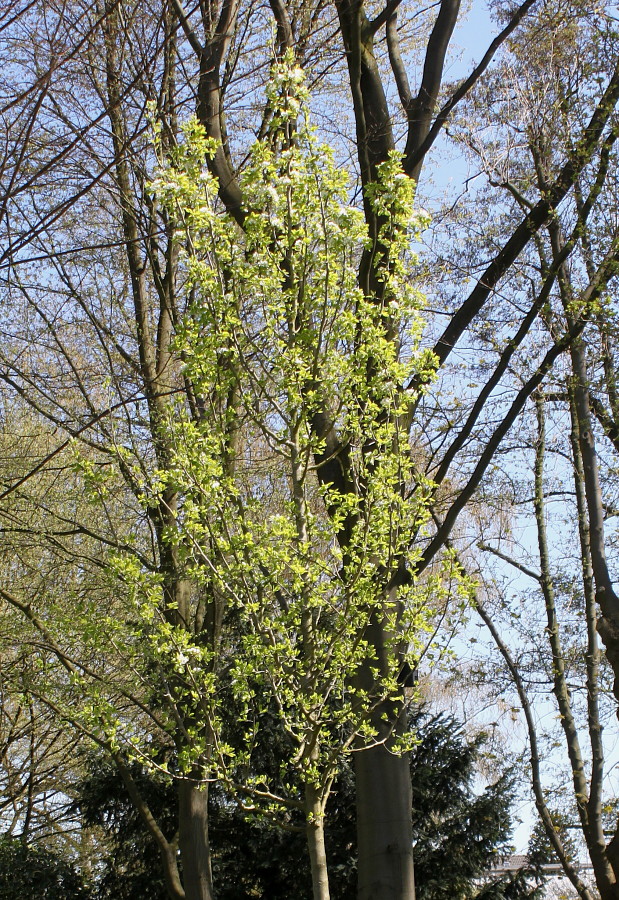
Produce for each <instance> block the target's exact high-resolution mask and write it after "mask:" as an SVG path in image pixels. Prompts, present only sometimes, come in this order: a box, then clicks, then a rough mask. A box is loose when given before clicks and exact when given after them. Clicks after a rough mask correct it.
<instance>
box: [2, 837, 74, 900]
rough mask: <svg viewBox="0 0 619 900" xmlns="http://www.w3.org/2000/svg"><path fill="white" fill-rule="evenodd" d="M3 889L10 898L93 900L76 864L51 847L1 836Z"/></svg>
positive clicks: (21, 899) (10, 899) (26, 899)
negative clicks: (31, 844)
mask: <svg viewBox="0 0 619 900" xmlns="http://www.w3.org/2000/svg"><path fill="white" fill-rule="evenodd" d="M0 890H1V891H2V896H3V897H6V898H7V900H38V898H40V900H90V897H91V894H90V891H89V890H88V888H87V887H86V886H84V883H83V881H82V878H81V877H80V874H79V873H78V872H77V871H76V869H75V867H74V866H73V865H72V864H71V863H69V862H67V860H66V859H65V858H64V857H63V856H61V855H59V854H57V853H54V852H53V851H51V850H45V849H44V848H43V847H30V846H28V844H26V843H25V842H24V841H21V840H19V839H18V838H12V837H8V836H6V835H3V836H2V837H1V838H0Z"/></svg>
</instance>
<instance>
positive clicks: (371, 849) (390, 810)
mask: <svg viewBox="0 0 619 900" xmlns="http://www.w3.org/2000/svg"><path fill="white" fill-rule="evenodd" d="M355 772H356V786H357V848H358V855H359V861H358V875H359V887H358V900H415V879H414V874H413V832H412V824H411V809H412V792H411V778H410V768H409V759H408V754H405V755H403V756H396V755H394V754H393V753H391V752H390V751H389V749H388V748H387V747H386V746H385V745H383V744H379V745H377V746H375V747H369V748H368V749H366V750H360V751H359V752H358V753H356V754H355Z"/></svg>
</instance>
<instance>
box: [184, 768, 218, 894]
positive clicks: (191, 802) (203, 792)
mask: <svg viewBox="0 0 619 900" xmlns="http://www.w3.org/2000/svg"><path fill="white" fill-rule="evenodd" d="M178 817H179V848H180V853H181V864H182V868H183V886H184V888H185V898H186V900H213V880H212V876H211V855H210V846H209V840H208V785H205V786H202V787H198V785H197V784H196V783H195V782H193V781H189V780H186V781H180V782H179V784H178Z"/></svg>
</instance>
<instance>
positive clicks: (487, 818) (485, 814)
mask: <svg viewBox="0 0 619 900" xmlns="http://www.w3.org/2000/svg"><path fill="white" fill-rule="evenodd" d="M410 724H411V728H413V729H414V730H415V731H416V732H417V735H418V738H419V743H418V744H417V746H416V747H415V750H414V751H413V753H412V755H411V780H412V784H413V798H414V799H413V823H414V842H415V865H416V879H417V897H418V900H454V898H457V900H524V898H535V897H537V896H539V885H540V883H541V882H540V880H539V877H538V876H539V870H535V871H534V870H533V868H532V867H528V868H527V869H526V870H522V871H521V872H519V873H517V874H513V875H503V876H501V877H499V876H493V874H492V872H493V869H494V867H495V865H496V864H497V863H499V862H500V860H501V859H502V858H503V857H504V856H506V855H509V852H510V846H509V839H510V835H511V818H510V807H511V805H512V802H513V799H514V778H513V775H512V773H511V772H510V771H507V772H505V773H504V774H503V775H502V776H501V777H500V778H499V779H498V780H497V781H495V782H494V783H493V784H491V785H489V786H488V787H487V788H486V789H485V790H484V791H483V792H482V793H481V794H476V793H475V790H474V786H475V774H476V771H477V764H478V762H479V758H480V754H481V753H482V747H483V743H484V736H483V735H479V736H477V737H476V738H473V739H471V738H469V737H467V736H466V734H465V732H464V730H463V728H462V726H461V725H460V724H459V723H458V722H457V721H456V720H455V719H454V718H452V717H451V716H447V715H445V714H439V715H432V714H430V713H429V712H428V711H427V710H425V709H421V710H417V711H416V712H415V713H414V715H412V716H411V723H410ZM261 734H262V744H261V746H260V747H258V748H257V752H256V758H255V762H256V766H257V767H260V770H261V771H263V772H264V771H267V772H268V773H270V774H271V775H274V774H277V773H278V772H279V770H280V765H281V760H282V759H283V758H285V755H283V754H282V752H281V750H282V748H281V746H280V745H281V741H282V736H281V735H279V734H277V732H276V731H275V730H274V727H273V723H272V721H268V720H267V721H265V723H264V728H263V729H262V730H261ZM134 777H136V778H139V780H140V785H141V789H142V792H143V794H144V796H145V797H147V800H148V803H149V805H150V806H151V808H152V809H153V811H154V812H155V813H156V814H157V815H158V819H159V821H164V822H165V823H166V826H167V829H168V835H169V838H170V839H171V838H172V836H173V833H174V829H175V827H176V826H175V822H174V819H173V815H172V812H171V811H172V810H173V808H174V807H173V790H172V788H171V787H170V785H169V784H168V783H165V782H162V781H161V780H159V779H155V778H152V777H151V776H147V775H145V774H144V773H143V772H140V771H139V770H138V767H137V766H136V767H134ZM209 802H210V807H211V809H210V828H209V830H210V837H211V842H212V847H213V870H214V872H213V874H214V881H215V884H216V886H217V896H218V898H219V900H249V898H256V897H263V898H265V900H266V898H268V900H289V898H290V896H291V891H292V890H294V895H295V896H297V897H299V898H303V897H310V896H311V875H310V869H309V863H308V861H307V852H306V846H305V837H304V829H303V822H302V820H301V819H300V818H299V816H297V817H296V818H295V815H294V813H290V814H289V815H287V816H286V817H285V818H284V820H283V822H282V824H283V825H284V827H279V828H278V827H274V826H273V825H272V824H269V823H268V822H266V821H264V820H262V819H257V818H254V819H252V818H248V817H247V816H246V815H245V814H244V813H243V811H242V810H241V808H240V807H239V805H238V804H237V803H235V802H234V801H233V800H231V799H230V797H228V796H226V795H225V794H224V793H223V792H222V791H221V790H220V789H218V788H217V787H214V788H212V789H211V791H210V796H209ZM79 806H80V809H81V811H82V814H83V816H84V819H85V821H86V822H87V823H89V824H91V825H98V826H99V827H101V828H102V829H103V830H104V832H105V834H106V835H107V839H108V840H109V852H107V853H106V854H105V860H104V865H103V874H102V877H101V880H100V884H99V893H98V897H99V898H101V900H112V898H114V900H116V898H118V900H166V898H167V894H166V890H165V886H164V883H163V880H162V879H161V878H159V877H157V874H156V873H158V872H159V869H160V867H159V866H158V851H157V848H156V847H155V845H154V843H153V842H152V840H151V839H150V837H149V836H148V835H147V834H146V833H145V832H144V829H143V826H142V824H141V821H140V819H139V817H138V815H137V813H136V812H135V810H134V808H133V806H132V805H131V804H130V803H129V799H128V797H127V795H126V793H125V790H124V787H123V785H122V783H121V782H120V781H119V780H118V776H117V774H116V770H115V768H114V767H113V766H112V765H111V764H103V765H102V764H101V761H100V760H97V762H96V765H95V766H93V769H92V775H91V776H90V777H89V778H88V779H87V780H86V781H85V782H84V784H83V786H82V792H81V797H80V801H79ZM354 808H355V807H354V782H353V776H352V771H351V769H350V768H346V769H345V770H344V771H343V772H342V774H341V776H340V778H339V780H338V782H337V784H336V786H335V788H334V791H333V795H332V797H331V801H330V806H329V808H328V815H327V852H328V854H329V871H330V879H331V883H332V891H333V896H334V897H337V898H338V900H355V897H356V859H355V853H356V851H355V818H354V816H355V814H354Z"/></svg>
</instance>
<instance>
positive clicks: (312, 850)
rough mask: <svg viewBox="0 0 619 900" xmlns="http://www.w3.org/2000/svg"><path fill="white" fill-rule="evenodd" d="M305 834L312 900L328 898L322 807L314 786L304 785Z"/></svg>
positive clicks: (328, 899)
mask: <svg viewBox="0 0 619 900" xmlns="http://www.w3.org/2000/svg"><path fill="white" fill-rule="evenodd" d="M305 812H306V815H307V825H306V829H305V834H306V837H307V848H308V850H309V857H310V865H311V870H312V896H313V898H314V900H330V897H331V894H330V892H329V872H328V868H327V851H326V848H325V827H324V822H325V819H324V809H323V804H322V803H321V800H320V796H319V793H318V791H317V790H316V788H314V787H312V785H309V784H306V785H305Z"/></svg>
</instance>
